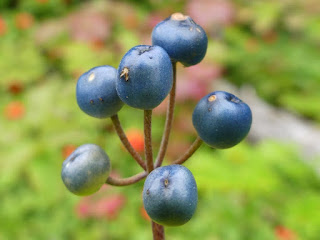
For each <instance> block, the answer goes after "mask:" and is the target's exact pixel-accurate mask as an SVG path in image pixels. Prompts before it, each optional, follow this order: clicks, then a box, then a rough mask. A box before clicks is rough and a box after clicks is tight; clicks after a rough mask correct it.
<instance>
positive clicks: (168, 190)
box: [143, 165, 198, 226]
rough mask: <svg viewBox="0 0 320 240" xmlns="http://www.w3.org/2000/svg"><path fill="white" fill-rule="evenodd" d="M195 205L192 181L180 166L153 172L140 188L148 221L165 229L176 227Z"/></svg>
mask: <svg viewBox="0 0 320 240" xmlns="http://www.w3.org/2000/svg"><path fill="white" fill-rule="evenodd" d="M197 203H198V192H197V184H196V181H195V179H194V177H193V175H192V173H191V172H190V170H189V169H187V168H186V167H184V166H181V165H169V166H164V167H159V168H156V169H155V170H153V171H152V172H151V173H150V174H149V175H148V177H147V179H146V181H145V183H144V187H143V204H144V208H145V210H146V211H147V213H148V215H149V216H150V218H151V219H152V220H153V221H155V222H157V223H159V224H161V225H166V226H179V225H183V224H185V223H186V222H188V221H189V220H190V219H191V217H192V216H193V214H194V212H195V210H196V208H197Z"/></svg>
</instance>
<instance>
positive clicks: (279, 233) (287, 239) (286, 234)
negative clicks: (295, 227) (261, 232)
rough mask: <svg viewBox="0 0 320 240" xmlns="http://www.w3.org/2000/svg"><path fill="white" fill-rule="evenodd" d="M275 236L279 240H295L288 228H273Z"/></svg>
mask: <svg viewBox="0 0 320 240" xmlns="http://www.w3.org/2000/svg"><path fill="white" fill-rule="evenodd" d="M275 235H276V237H277V239H279V240H295V239H297V238H296V235H295V234H294V233H293V232H292V231H291V230H290V229H288V228H286V227H283V226H277V227H276V228H275Z"/></svg>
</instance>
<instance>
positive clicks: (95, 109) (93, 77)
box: [76, 65, 123, 118]
mask: <svg viewBox="0 0 320 240" xmlns="http://www.w3.org/2000/svg"><path fill="white" fill-rule="evenodd" d="M116 79H117V70H116V69H115V68H114V67H111V66H107V65H105V66H99V67H95V68H92V69H90V70H89V71H88V72H86V73H84V74H82V75H81V76H80V78H79V80H78V83H77V88H76V97H77V102H78V105H79V107H80V108H81V110H82V111H84V112H85V113H86V114H88V115H90V116H92V117H96V118H107V117H111V116H113V115H115V114H116V113H117V112H118V111H119V110H120V109H121V108H122V106H123V102H122V101H121V100H120V98H119V97H118V94H117V91H116Z"/></svg>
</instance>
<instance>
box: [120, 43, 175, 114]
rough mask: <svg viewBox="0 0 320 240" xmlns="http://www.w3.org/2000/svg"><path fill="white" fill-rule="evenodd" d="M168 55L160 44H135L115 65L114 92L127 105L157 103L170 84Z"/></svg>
mask: <svg viewBox="0 0 320 240" xmlns="http://www.w3.org/2000/svg"><path fill="white" fill-rule="evenodd" d="M172 82H173V71H172V64H171V61H170V57H169V56H168V54H167V53H166V51H165V50H163V49H162V48H161V47H158V46H148V45H139V46H135V47H133V48H131V49H130V50H129V51H128V52H127V53H126V54H125V55H124V57H123V58H122V60H121V62H120V65H119V68H118V80H117V85H116V86H117V92H118V95H119V97H120V98H121V100H122V101H123V102H125V103H126V104H128V105H129V106H131V107H134V108H139V109H144V110H150V109H153V108H155V107H157V106H158V105H159V104H160V103H161V102H162V101H163V100H164V99H165V97H166V96H167V95H168V93H169V92H170V90H171V88H172Z"/></svg>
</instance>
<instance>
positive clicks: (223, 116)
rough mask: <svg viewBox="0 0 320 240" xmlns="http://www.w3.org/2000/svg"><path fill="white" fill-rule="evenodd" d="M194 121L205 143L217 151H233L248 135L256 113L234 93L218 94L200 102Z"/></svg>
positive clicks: (220, 92)
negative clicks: (227, 149)
mask: <svg viewBox="0 0 320 240" xmlns="http://www.w3.org/2000/svg"><path fill="white" fill-rule="evenodd" d="M192 122H193V126H194V127H195V129H196V131H197V133H198V134H199V136H200V138H201V139H202V140H203V141H204V142H205V143H207V144H208V145H210V146H211V147H213V148H221V149H223V148H230V147H233V146H234V145H236V144H238V143H239V142H240V141H241V140H242V139H244V138H245V137H246V136H247V134H248V132H249V130H250V127H251V123H252V113H251V110H250V108H249V106H248V105H247V104H246V103H244V102H243V101H241V100H240V99H239V98H237V97H236V96H234V95H233V94H231V93H228V92H224V91H216V92H212V93H210V94H208V95H206V96H205V97H203V98H202V99H201V100H200V101H199V103H198V104H197V106H196V107H195V109H194V111H193V115H192Z"/></svg>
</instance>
